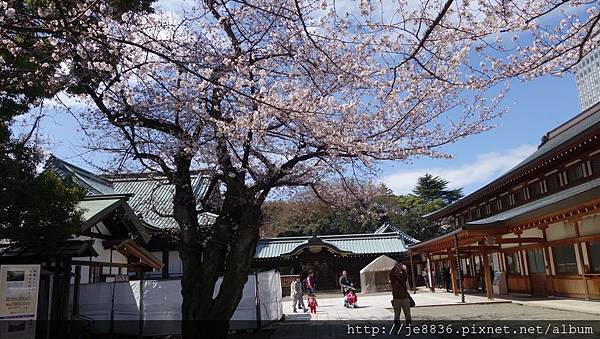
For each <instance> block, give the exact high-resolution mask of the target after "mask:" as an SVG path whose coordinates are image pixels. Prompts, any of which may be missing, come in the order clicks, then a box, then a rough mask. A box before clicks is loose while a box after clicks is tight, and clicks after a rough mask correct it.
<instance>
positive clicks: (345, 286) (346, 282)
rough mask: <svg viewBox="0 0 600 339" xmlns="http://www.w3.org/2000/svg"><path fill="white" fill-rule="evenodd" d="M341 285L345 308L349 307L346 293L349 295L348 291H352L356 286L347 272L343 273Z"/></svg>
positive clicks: (340, 280)
mask: <svg viewBox="0 0 600 339" xmlns="http://www.w3.org/2000/svg"><path fill="white" fill-rule="evenodd" d="M339 283H340V289H341V290H342V295H343V296H344V307H348V302H347V301H346V293H348V291H349V290H350V289H352V287H354V284H353V283H352V279H350V277H349V276H348V272H346V270H344V271H342V275H341V276H340V279H339Z"/></svg>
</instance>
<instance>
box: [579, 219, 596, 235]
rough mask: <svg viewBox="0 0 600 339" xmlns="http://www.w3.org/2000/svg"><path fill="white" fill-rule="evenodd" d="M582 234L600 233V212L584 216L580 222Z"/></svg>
mask: <svg viewBox="0 0 600 339" xmlns="http://www.w3.org/2000/svg"><path fill="white" fill-rule="evenodd" d="M579 234H580V235H581V236H585V235H594V234H600V214H593V215H591V216H587V217H584V218H583V219H582V220H581V222H580V223H579Z"/></svg>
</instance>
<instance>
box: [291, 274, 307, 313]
mask: <svg viewBox="0 0 600 339" xmlns="http://www.w3.org/2000/svg"><path fill="white" fill-rule="evenodd" d="M290 295H291V296H292V307H293V309H294V313H296V306H298V308H302V309H303V310H304V313H306V312H308V309H307V308H306V307H305V306H304V300H303V295H302V282H301V281H300V277H297V278H296V279H295V280H294V281H293V282H292V285H291V286H290Z"/></svg>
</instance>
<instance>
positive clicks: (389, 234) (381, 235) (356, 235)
mask: <svg viewBox="0 0 600 339" xmlns="http://www.w3.org/2000/svg"><path fill="white" fill-rule="evenodd" d="M365 236H368V237H370V238H398V236H399V234H398V233H396V232H386V233H354V234H327V235H297V236H291V237H273V238H262V239H259V241H298V240H308V239H310V238H312V237H317V238H320V239H336V238H347V239H352V238H364V237H365ZM415 240H416V239H415Z"/></svg>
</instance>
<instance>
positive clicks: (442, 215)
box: [409, 104, 600, 299]
mask: <svg viewBox="0 0 600 339" xmlns="http://www.w3.org/2000/svg"><path fill="white" fill-rule="evenodd" d="M425 218H427V219H430V220H432V221H436V222H438V223H439V224H440V225H442V226H444V227H447V228H448V229H449V230H452V231H451V232H448V233H447V234H444V235H442V236H440V237H437V238H434V239H430V240H427V241H423V242H421V243H418V244H414V245H411V246H410V247H409V249H410V250H411V251H412V252H413V253H420V254H422V255H423V257H424V259H425V260H426V261H427V263H428V266H430V267H431V268H432V269H435V270H439V269H440V267H442V266H445V267H448V266H449V267H451V268H452V276H453V277H454V278H455V279H453V280H452V282H453V289H454V291H455V293H457V292H458V288H459V282H458V281H457V279H456V278H457V277H458V276H459V275H460V274H461V273H462V274H463V276H464V278H463V281H462V282H463V283H464V287H465V288H467V289H468V288H478V287H483V288H485V289H486V291H487V293H488V297H489V298H492V297H493V294H492V292H495V293H526V294H532V295H540V296H548V295H555V296H566V297H575V298H585V299H600V104H597V105H595V106H593V107H591V108H590V109H588V110H586V111H584V112H582V113H581V114H579V115H577V116H575V117H574V118H572V119H570V120H569V121H567V122H565V123H564V124H562V125H560V126H558V127H556V128H555V129H553V130H552V131H550V132H548V133H547V134H546V135H544V136H543V138H542V142H541V144H540V145H539V147H538V149H537V150H536V151H535V152H534V153H533V154H531V155H530V156H529V157H527V158H526V159H525V160H523V161H522V162H521V163H519V164H518V165H517V166H515V167H514V168H512V169H511V170H509V171H508V172H507V173H505V174H503V175H502V176H500V177H499V178H497V179H496V180H494V181H492V182H490V183H489V184H487V185H485V186H484V187H482V188H480V189H478V190H477V191H475V192H473V193H472V194H469V195H468V196H466V197H464V198H463V199H461V200H459V201H457V202H455V203H454V204H452V205H449V206H447V207H445V208H443V209H440V210H438V211H435V212H433V213H431V214H429V215H426V216H425ZM457 257H458V258H459V260H457ZM457 263H460V265H457ZM489 267H492V269H489ZM455 268H456V269H455Z"/></svg>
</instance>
